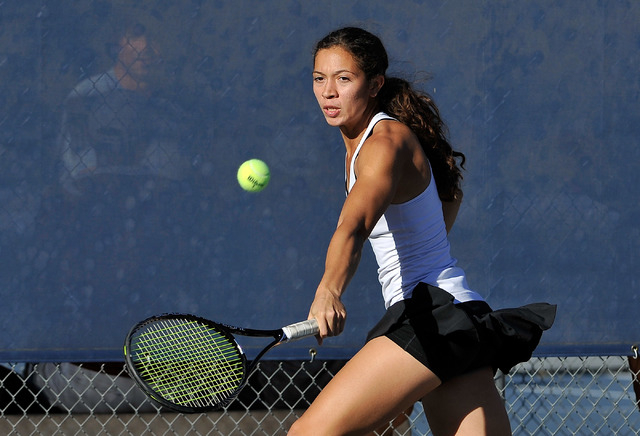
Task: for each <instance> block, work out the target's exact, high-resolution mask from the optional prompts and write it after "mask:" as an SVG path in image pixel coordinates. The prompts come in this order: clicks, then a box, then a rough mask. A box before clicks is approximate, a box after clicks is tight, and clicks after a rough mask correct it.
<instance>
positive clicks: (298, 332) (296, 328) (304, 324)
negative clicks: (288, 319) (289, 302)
mask: <svg viewBox="0 0 640 436" xmlns="http://www.w3.org/2000/svg"><path fill="white" fill-rule="evenodd" d="M282 331H283V332H284V334H285V336H286V337H287V338H286V339H285V340H286V341H294V340H296V339H302V338H306V337H307V336H313V335H315V334H316V333H318V332H319V331H320V329H319V328H318V321H316V320H315V319H308V320H306V321H301V322H297V323H295V324H289V325H288V326H286V327H282Z"/></svg>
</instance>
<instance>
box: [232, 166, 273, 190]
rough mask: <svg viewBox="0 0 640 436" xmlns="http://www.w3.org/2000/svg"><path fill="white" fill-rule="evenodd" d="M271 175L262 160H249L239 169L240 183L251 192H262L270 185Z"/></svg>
mask: <svg viewBox="0 0 640 436" xmlns="http://www.w3.org/2000/svg"><path fill="white" fill-rule="evenodd" d="M269 179H271V173H270V172H269V167H268V166H267V164H266V163H264V162H263V161H261V160H260V159H249V160H248V161H246V162H244V163H243V164H242V165H240V168H238V183H240V186H242V189H244V190H245V191H249V192H260V191H262V190H263V189H264V188H266V187H267V185H268V184H269Z"/></svg>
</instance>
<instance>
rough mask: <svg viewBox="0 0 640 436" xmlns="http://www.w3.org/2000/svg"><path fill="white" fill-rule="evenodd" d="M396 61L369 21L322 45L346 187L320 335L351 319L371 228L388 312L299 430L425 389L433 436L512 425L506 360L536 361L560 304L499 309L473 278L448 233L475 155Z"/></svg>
mask: <svg viewBox="0 0 640 436" xmlns="http://www.w3.org/2000/svg"><path fill="white" fill-rule="evenodd" d="M387 66H388V59H387V54H386V51H385V49H384V47H383V44H382V43H381V41H380V40H379V38H378V37H376V36H375V35H373V34H371V33H369V32H367V31H365V30H363V29H359V28H343V29H339V30H336V31H334V32H332V33H330V34H329V35H327V36H326V37H325V38H323V39H322V40H321V41H319V42H318V43H317V45H316V47H315V51H314V71H313V90H314V93H315V96H316V98H317V101H318V104H319V105H320V108H321V110H322V113H323V114H324V117H325V119H326V121H327V123H329V125H331V126H335V127H338V128H339V129H340V132H341V134H342V138H343V140H344V145H345V147H346V162H345V163H346V190H347V197H346V200H345V202H344V206H343V208H342V212H341V214H340V217H339V220H338V225H337V228H336V230H335V233H334V234H333V237H332V238H331V242H330V244H329V248H328V252H327V256H326V265H325V271H324V274H323V276H322V279H321V281H320V284H319V286H318V288H317V290H316V293H315V298H314V300H313V302H312V304H311V308H310V311H309V317H310V318H312V317H313V318H316V319H317V320H318V323H319V326H320V333H319V335H318V340H319V342H322V340H323V339H324V338H326V337H329V336H335V335H338V334H340V333H341V332H342V331H343V329H344V326H345V321H346V317H347V312H346V309H345V307H344V305H343V303H342V301H341V297H342V294H343V293H344V292H345V290H346V288H347V285H348V284H349V281H350V280H351V278H352V277H353V275H354V273H355V271H356V268H357V266H358V263H359V260H360V257H361V252H362V249H363V245H364V243H365V241H366V240H367V238H368V239H369V241H370V242H371V245H372V247H373V251H374V253H375V256H376V259H377V262H378V265H379V281H380V283H381V285H382V294H383V297H384V302H385V306H386V308H387V312H386V314H385V315H384V317H383V318H382V319H381V321H380V322H379V323H378V324H377V325H376V326H375V327H374V328H373V329H372V330H371V331H370V332H369V335H368V337H367V342H366V344H365V345H364V347H363V348H362V349H361V350H360V351H359V352H358V353H357V354H356V355H355V356H354V357H353V358H352V359H351V360H350V361H349V362H348V363H347V364H346V365H345V367H344V368H343V369H342V370H341V371H340V372H339V373H338V374H337V375H336V377H335V378H334V379H333V380H332V381H331V382H330V383H329V384H328V385H327V386H326V388H325V389H324V390H323V391H322V392H321V393H320V395H319V396H318V397H317V399H316V400H315V401H314V402H313V404H311V406H310V407H309V409H308V410H307V411H306V412H305V413H304V414H303V416H302V417H301V418H300V419H299V420H298V421H296V422H295V423H294V424H293V426H292V428H291V429H290V431H289V435H304V436H310V435H347V434H348V435H358V434H360V435H362V434H367V433H370V432H371V431H373V430H375V429H376V428H378V427H380V426H381V425H384V424H385V423H387V422H389V421H390V420H392V419H394V418H395V417H396V416H397V415H398V414H400V413H401V412H402V411H403V410H406V409H407V408H408V407H410V406H411V405H412V404H414V403H415V402H416V401H422V403H423V405H424V409H425V413H426V415H427V419H428V421H429V425H430V428H431V430H432V432H433V433H434V435H454V434H456V435H474V436H478V435H492V436H497V435H508V434H511V430H510V425H509V420H508V417H507V414H506V411H505V407H504V405H503V401H502V399H501V398H500V395H499V393H498V391H497V389H496V387H495V384H494V379H493V376H494V371H495V370H496V369H498V368H499V369H501V370H502V371H504V372H508V371H509V369H510V368H511V367H512V366H513V365H515V364H516V363H518V362H521V361H526V360H528V359H529V357H530V356H531V353H532V351H533V350H534V348H535V347H536V346H537V344H538V341H539V339H540V337H541V335H542V331H543V330H546V329H548V328H550V327H551V324H552V323H553V320H554V317H555V306H552V305H548V304H546V303H536V304H531V305H528V306H523V307H520V308H516V309H503V310H498V311H492V309H491V308H490V307H489V305H488V304H487V303H486V302H485V301H484V300H483V298H482V297H481V296H480V295H479V294H478V293H476V292H475V291H473V290H472V289H470V288H469V286H468V285H467V281H466V278H465V274H464V271H463V270H462V269H461V268H459V267H458V266H457V265H456V260H455V259H454V258H453V257H452V256H451V254H450V247H449V241H448V239H447V232H448V230H449V229H450V228H451V226H452V225H453V223H454V221H455V218H456V215H457V211H458V208H459V206H460V202H461V200H462V191H461V190H460V181H461V178H462V176H461V166H462V165H463V164H464V155H462V154H461V153H459V152H456V151H454V150H453V149H452V147H451V146H450V144H449V142H448V140H447V137H446V128H445V125H444V123H443V121H442V120H441V119H440V115H439V112H438V109H437V107H436V105H435V103H434V102H433V101H432V99H431V98H430V97H429V96H428V95H426V94H423V93H420V92H417V91H416V90H414V89H413V87H412V86H411V84H410V83H408V82H407V81H404V80H402V79H398V78H393V77H387V76H386V69H387Z"/></svg>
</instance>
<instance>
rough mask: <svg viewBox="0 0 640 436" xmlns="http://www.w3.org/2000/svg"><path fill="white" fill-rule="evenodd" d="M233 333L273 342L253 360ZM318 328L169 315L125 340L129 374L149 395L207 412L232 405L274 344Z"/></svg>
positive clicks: (133, 331) (145, 324) (138, 328)
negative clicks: (263, 325)
mask: <svg viewBox="0 0 640 436" xmlns="http://www.w3.org/2000/svg"><path fill="white" fill-rule="evenodd" d="M234 333H235V334H240V335H244V336H259V337H272V338H273V342H271V343H270V344H269V345H267V346H266V347H265V348H264V349H263V350H262V351H261V352H260V353H259V354H258V356H257V357H256V358H255V359H253V361H252V363H251V364H250V365H248V364H247V359H246V357H245V355H244V353H243V352H242V349H241V348H240V346H239V345H238V344H237V342H236V340H235V338H234V337H233V334H234ZM317 333H318V323H317V321H316V320H315V319H311V320H308V321H302V322H299V323H296V324H291V325H288V326H286V327H282V328H281V329H277V330H254V329H245V328H241V327H232V326H228V325H224V324H219V323H215V322H213V321H209V320H206V319H203V318H199V317H197V316H193V315H181V314H167V315H161V316H154V317H151V318H148V319H146V320H144V321H141V322H139V323H138V324H136V325H135V326H134V327H133V328H132V329H131V331H130V332H129V334H128V335H127V338H126V340H125V344H124V356H125V360H126V364H127V368H128V369H129V373H130V374H131V376H132V377H133V379H134V380H135V381H136V382H137V384H138V385H139V386H140V387H141V388H142V390H143V391H144V392H145V393H146V394H147V395H148V396H149V397H151V398H153V399H154V400H155V401H157V402H158V403H160V404H161V405H163V406H166V407H168V408H170V409H173V410H176V411H179V412H184V413H196V412H205V411H208V410H214V409H218V408H220V407H224V406H226V405H227V404H229V403H230V402H231V401H232V400H233V399H234V398H235V397H236V395H238V393H239V392H240V390H241V389H242V388H243V387H244V385H245V384H246V383H247V380H248V379H249V375H250V374H251V372H252V371H253V370H254V369H255V367H256V363H257V362H258V361H259V360H260V358H261V357H262V356H264V354H265V353H266V352H267V351H269V350H270V349H271V348H273V347H275V346H276V345H278V344H281V343H284V342H289V341H293V340H295V339H301V338H304V337H307V336H313V335H315V334H317Z"/></svg>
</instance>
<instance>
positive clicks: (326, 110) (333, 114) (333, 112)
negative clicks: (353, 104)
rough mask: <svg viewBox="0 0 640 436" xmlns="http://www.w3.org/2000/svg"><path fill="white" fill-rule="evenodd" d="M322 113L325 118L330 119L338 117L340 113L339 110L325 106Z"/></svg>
mask: <svg viewBox="0 0 640 436" xmlns="http://www.w3.org/2000/svg"><path fill="white" fill-rule="evenodd" d="M324 113H325V115H326V116H328V117H330V118H334V117H336V116H338V114H339V113H340V109H339V108H337V107H335V106H325V107H324Z"/></svg>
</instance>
